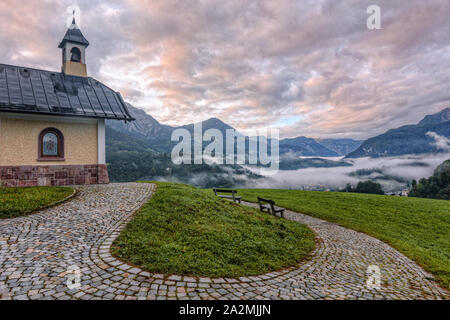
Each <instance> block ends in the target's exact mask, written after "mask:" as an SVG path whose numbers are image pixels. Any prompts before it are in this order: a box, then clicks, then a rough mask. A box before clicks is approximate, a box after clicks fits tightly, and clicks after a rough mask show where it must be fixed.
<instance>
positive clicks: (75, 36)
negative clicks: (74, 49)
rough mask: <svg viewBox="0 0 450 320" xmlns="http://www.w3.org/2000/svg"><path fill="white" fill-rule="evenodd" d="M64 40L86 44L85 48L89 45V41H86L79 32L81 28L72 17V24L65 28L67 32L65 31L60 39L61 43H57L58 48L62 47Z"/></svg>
mask: <svg viewBox="0 0 450 320" xmlns="http://www.w3.org/2000/svg"><path fill="white" fill-rule="evenodd" d="M66 42H74V43H79V44H82V45H84V46H86V48H87V47H88V46H89V41H87V39H86V38H85V37H84V36H83V34H82V33H81V30H80V29H79V28H78V26H77V24H76V23H75V18H74V19H73V22H72V26H71V27H70V28H69V29H67V32H66V34H65V36H64V38H63V39H62V41H61V43H60V44H59V48H62V47H64V45H65V44H66Z"/></svg>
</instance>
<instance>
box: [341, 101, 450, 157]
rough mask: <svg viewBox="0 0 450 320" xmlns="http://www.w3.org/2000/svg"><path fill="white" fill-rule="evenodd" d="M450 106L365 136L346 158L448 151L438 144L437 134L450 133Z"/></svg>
mask: <svg viewBox="0 0 450 320" xmlns="http://www.w3.org/2000/svg"><path fill="white" fill-rule="evenodd" d="M449 112H450V108H447V109H445V110H442V111H441V112H439V113H436V114H433V115H429V116H426V117H425V118H424V119H423V120H422V121H420V122H419V123H418V124H417V125H407V126H403V127H400V128H397V129H392V130H389V131H387V132H386V133H383V134H381V135H379V136H376V137H373V138H370V139H368V140H366V141H365V142H364V143H363V144H362V145H361V146H360V147H359V148H358V149H356V150H355V151H353V152H351V153H350V154H348V155H347V158H362V157H372V158H377V157H390V156H400V155H405V154H421V153H435V152H442V151H445V150H443V149H442V146H440V145H439V146H438V144H437V141H436V139H435V137H436V135H438V136H441V137H444V138H449V137H450V121H449Z"/></svg>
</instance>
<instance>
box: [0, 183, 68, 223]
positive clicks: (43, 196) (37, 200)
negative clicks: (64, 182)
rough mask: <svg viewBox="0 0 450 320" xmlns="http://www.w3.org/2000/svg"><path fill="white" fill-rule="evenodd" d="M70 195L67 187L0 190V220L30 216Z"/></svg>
mask: <svg viewBox="0 0 450 320" xmlns="http://www.w3.org/2000/svg"><path fill="white" fill-rule="evenodd" d="M72 193H73V189H72V188H67V187H31V188H0V219H7V218H15V217H20V216H24V215H27V214H30V213H32V212H34V211H36V210H39V209H42V208H45V207H47V206H49V205H52V204H53V203H55V202H58V201H61V200H63V199H65V198H67V197H68V196H70V195H71V194H72Z"/></svg>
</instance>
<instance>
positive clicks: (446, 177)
mask: <svg viewBox="0 0 450 320" xmlns="http://www.w3.org/2000/svg"><path fill="white" fill-rule="evenodd" d="M409 196H410V197H418V198H433V199H444V200H450V160H447V161H444V162H443V163H442V164H441V165H439V166H438V167H437V168H436V170H435V171H434V173H433V176H431V177H429V178H428V179H425V178H422V179H420V180H419V183H417V182H416V181H415V180H413V181H412V188H411V191H410V192H409Z"/></svg>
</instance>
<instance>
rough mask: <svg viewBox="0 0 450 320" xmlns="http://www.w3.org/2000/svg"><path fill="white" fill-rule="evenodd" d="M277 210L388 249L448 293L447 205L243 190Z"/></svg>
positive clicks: (416, 200)
mask: <svg viewBox="0 0 450 320" xmlns="http://www.w3.org/2000/svg"><path fill="white" fill-rule="evenodd" d="M239 194H240V195H241V196H243V198H244V199H245V200H247V201H251V202H256V197H257V196H261V197H263V198H269V199H272V200H274V201H275V202H276V204H277V205H279V206H281V207H285V208H288V209H291V210H293V211H297V212H302V213H305V214H308V215H310V216H313V217H318V218H321V219H324V220H328V221H332V222H336V223H338V224H340V225H342V226H345V227H348V228H350V229H354V230H357V231H362V232H364V233H367V234H369V235H372V236H374V237H376V238H378V239H380V240H382V241H385V242H387V243H389V244H390V245H392V246H393V247H394V248H396V249H397V250H399V251H401V252H402V253H403V254H405V255H406V256H408V257H409V258H410V259H412V260H414V261H416V262H417V263H419V264H420V265H422V266H423V267H424V268H425V269H426V270H428V271H429V272H431V273H432V274H434V275H435V276H436V278H437V280H438V281H440V283H441V284H442V285H443V286H444V287H446V288H450V201H445V200H430V199H419V198H400V197H392V196H379V195H367V194H355V193H339V192H314V191H295V190H267V189H264V190H256V189H243V190H239Z"/></svg>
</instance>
